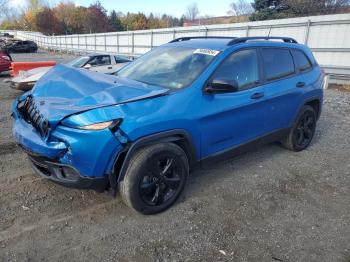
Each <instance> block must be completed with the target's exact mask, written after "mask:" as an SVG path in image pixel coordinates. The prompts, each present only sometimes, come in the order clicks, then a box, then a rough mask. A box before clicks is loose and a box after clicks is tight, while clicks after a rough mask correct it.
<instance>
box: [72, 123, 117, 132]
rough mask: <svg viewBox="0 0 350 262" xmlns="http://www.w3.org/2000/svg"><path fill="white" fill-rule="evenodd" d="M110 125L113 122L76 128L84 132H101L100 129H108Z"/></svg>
mask: <svg viewBox="0 0 350 262" xmlns="http://www.w3.org/2000/svg"><path fill="white" fill-rule="evenodd" d="M112 123H113V121H108V122H102V123H97V124H92V125H87V126H80V127H78V128H79V129H84V130H102V129H105V128H107V127H109V126H110V125H111V124H112Z"/></svg>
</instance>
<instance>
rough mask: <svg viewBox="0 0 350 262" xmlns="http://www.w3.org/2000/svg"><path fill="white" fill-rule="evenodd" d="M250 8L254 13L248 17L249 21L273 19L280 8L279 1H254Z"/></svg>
mask: <svg viewBox="0 0 350 262" xmlns="http://www.w3.org/2000/svg"><path fill="white" fill-rule="evenodd" d="M252 6H253V8H254V9H255V12H254V13H253V14H252V15H251V16H250V20H252V21H256V20H268V19H275V18H276V15H277V14H278V11H280V8H281V0H255V1H254V3H253V4H252Z"/></svg>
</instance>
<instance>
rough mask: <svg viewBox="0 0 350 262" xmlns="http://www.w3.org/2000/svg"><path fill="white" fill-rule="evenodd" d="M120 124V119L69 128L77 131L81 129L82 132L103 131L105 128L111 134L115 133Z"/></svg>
mask: <svg viewBox="0 0 350 262" xmlns="http://www.w3.org/2000/svg"><path fill="white" fill-rule="evenodd" d="M121 123H122V119H116V120H111V121H106V122H100V123H95V124H91V125H86V126H74V127H73V126H69V125H68V126H69V127H72V128H77V129H82V130H103V129H106V128H109V129H110V130H111V131H112V132H115V131H117V129H118V127H119V126H120V124H121Z"/></svg>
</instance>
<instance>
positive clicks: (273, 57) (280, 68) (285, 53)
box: [262, 48, 294, 80]
mask: <svg viewBox="0 0 350 262" xmlns="http://www.w3.org/2000/svg"><path fill="white" fill-rule="evenodd" d="M262 57H263V67H264V70H265V74H266V78H267V80H276V79H279V78H283V77H286V76H289V75H291V74H293V73H294V63H293V59H292V55H291V53H290V52H289V50H287V49H276V48H264V49H262Z"/></svg>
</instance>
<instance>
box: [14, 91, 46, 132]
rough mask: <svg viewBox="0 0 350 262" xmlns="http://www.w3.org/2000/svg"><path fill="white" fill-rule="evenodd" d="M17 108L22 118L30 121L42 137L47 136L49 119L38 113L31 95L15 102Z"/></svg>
mask: <svg viewBox="0 0 350 262" xmlns="http://www.w3.org/2000/svg"><path fill="white" fill-rule="evenodd" d="M17 109H18V111H19V112H20V113H21V115H22V117H23V119H24V120H25V121H27V122H28V123H30V124H31V125H32V126H33V127H34V128H35V129H36V130H37V131H38V132H39V133H40V135H41V136H42V137H47V136H48V134H49V130H50V125H49V121H48V120H47V119H45V118H44V117H43V115H41V114H40V112H39V110H38V109H37V107H36V105H35V103H34V100H33V97H32V96H28V97H27V98H26V99H24V100H22V101H20V102H19V103H18V104H17Z"/></svg>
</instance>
